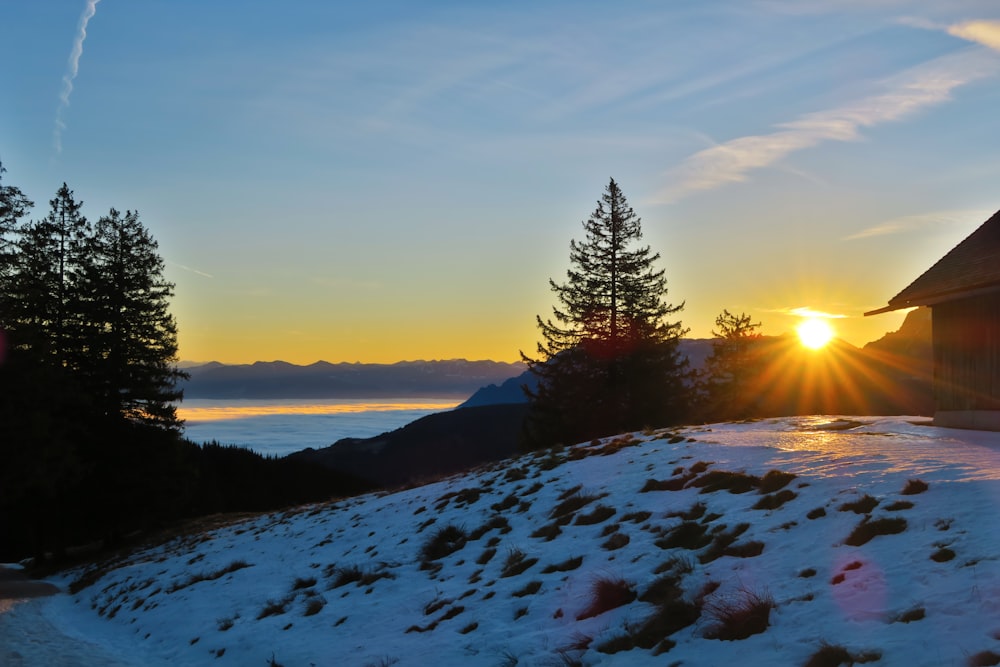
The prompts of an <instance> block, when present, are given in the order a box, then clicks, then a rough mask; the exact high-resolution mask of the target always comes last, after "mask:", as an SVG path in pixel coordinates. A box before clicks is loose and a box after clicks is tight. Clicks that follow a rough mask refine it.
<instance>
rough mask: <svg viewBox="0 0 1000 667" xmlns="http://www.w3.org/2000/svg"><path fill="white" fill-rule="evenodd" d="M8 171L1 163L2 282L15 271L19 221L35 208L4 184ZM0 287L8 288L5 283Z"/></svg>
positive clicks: (19, 192)
mask: <svg viewBox="0 0 1000 667" xmlns="http://www.w3.org/2000/svg"><path fill="white" fill-rule="evenodd" d="M6 171H7V170H6V169H4V166H3V163H2V162H0V281H4V280H6V278H7V277H8V276H9V275H10V272H11V271H12V270H13V267H12V262H13V260H14V247H15V241H14V239H15V235H16V233H17V228H18V223H19V220H20V219H21V218H23V217H24V216H25V215H27V214H28V211H30V210H31V207H33V206H34V203H33V202H32V201H31V200H29V199H28V198H27V197H25V196H24V193H23V192H21V190H20V189H19V188H16V187H14V186H11V185H4V184H3V175H4V173H6ZM0 285H3V286H6V284H5V283H0ZM0 312H2V311H0ZM2 322H3V318H2V317H0V324H2Z"/></svg>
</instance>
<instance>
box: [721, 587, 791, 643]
mask: <svg viewBox="0 0 1000 667" xmlns="http://www.w3.org/2000/svg"><path fill="white" fill-rule="evenodd" d="M774 606H775V604H774V598H772V597H771V595H770V594H769V593H766V592H756V591H752V590H750V589H747V588H740V589H738V590H737V591H736V592H735V593H733V594H732V595H728V596H717V597H715V598H713V599H712V600H709V601H706V602H705V606H704V613H705V615H706V616H708V617H709V618H710V619H711V620H712V621H714V625H712V626H710V627H709V628H708V630H706V632H705V638H706V639H721V640H725V641H734V640H739V639H746V638H747V637H750V636H752V635H756V634H760V633H761V632H764V631H765V630H767V628H768V626H769V625H770V620H771V610H772V609H774Z"/></svg>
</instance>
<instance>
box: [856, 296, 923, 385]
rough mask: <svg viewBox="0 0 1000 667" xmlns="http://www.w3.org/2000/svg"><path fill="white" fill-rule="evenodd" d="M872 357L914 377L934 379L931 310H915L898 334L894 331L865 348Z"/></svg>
mask: <svg viewBox="0 0 1000 667" xmlns="http://www.w3.org/2000/svg"><path fill="white" fill-rule="evenodd" d="M864 351H865V352H867V353H868V354H869V355H871V356H873V357H876V358H879V359H881V360H883V361H884V362H885V363H891V364H894V365H896V366H897V367H899V368H900V369H901V370H902V372H903V373H905V374H906V375H908V376H910V377H916V378H930V377H931V375H932V374H933V368H934V352H933V347H932V343H931V309H930V308H927V307H922V308H917V309H916V310H911V311H910V312H909V313H907V314H906V319H904V320H903V324H902V325H900V327H899V330H898V331H890V332H889V333H887V334H886V335H884V336H882V337H881V338H879V339H878V340H876V341H872V342H871V343H868V344H867V345H865V346H864Z"/></svg>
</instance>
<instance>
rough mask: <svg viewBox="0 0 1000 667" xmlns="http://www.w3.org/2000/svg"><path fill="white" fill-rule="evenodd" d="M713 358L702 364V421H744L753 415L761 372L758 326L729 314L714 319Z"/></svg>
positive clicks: (751, 320)
mask: <svg viewBox="0 0 1000 667" xmlns="http://www.w3.org/2000/svg"><path fill="white" fill-rule="evenodd" d="M715 326H716V327H718V331H716V330H713V331H712V336H714V337H715V339H714V340H713V341H712V354H711V355H710V356H709V357H708V359H706V360H705V383H704V389H705V394H706V396H705V415H704V416H705V417H707V418H708V419H711V420H713V421H716V420H720V419H744V418H746V417H749V416H751V415H752V414H753V411H754V406H755V404H756V398H757V397H756V385H755V381H756V380H758V379H759V377H760V374H761V372H762V370H763V358H762V350H761V347H760V341H761V334H760V322H754V321H753V318H751V317H750V316H749V315H747V314H746V313H740V314H739V315H734V314H733V313H730V312H729V311H728V310H725V309H724V310H723V311H722V313H721V314H720V315H719V316H718V317H717V318H715Z"/></svg>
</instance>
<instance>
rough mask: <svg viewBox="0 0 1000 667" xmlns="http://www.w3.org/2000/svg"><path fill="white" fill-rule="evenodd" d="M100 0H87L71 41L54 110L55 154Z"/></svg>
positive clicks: (64, 127) (53, 134)
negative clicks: (64, 116) (90, 24)
mask: <svg viewBox="0 0 1000 667" xmlns="http://www.w3.org/2000/svg"><path fill="white" fill-rule="evenodd" d="M100 1H101V0H87V6H86V7H84V9H83V14H81V15H80V23H79V25H78V26H77V31H76V38H75V39H74V40H73V49H72V50H71V51H70V53H69V63H68V65H67V67H66V73H65V74H63V79H62V91H60V93H59V107H58V108H57V109H56V126H55V130H53V132H52V145H53V147H54V148H55V150H56V153H62V133H63V130H65V129H66V122H65V121H64V120H63V114H64V113H65V111H66V108H67V107H69V96H70V95H71V94H72V93H73V81H74V79H76V75H77V73H78V72H79V71H80V56H82V55H83V41H84V40H85V39H87V24H88V23H90V19H92V18H94V14H96V13H97V3H99V2H100Z"/></svg>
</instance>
